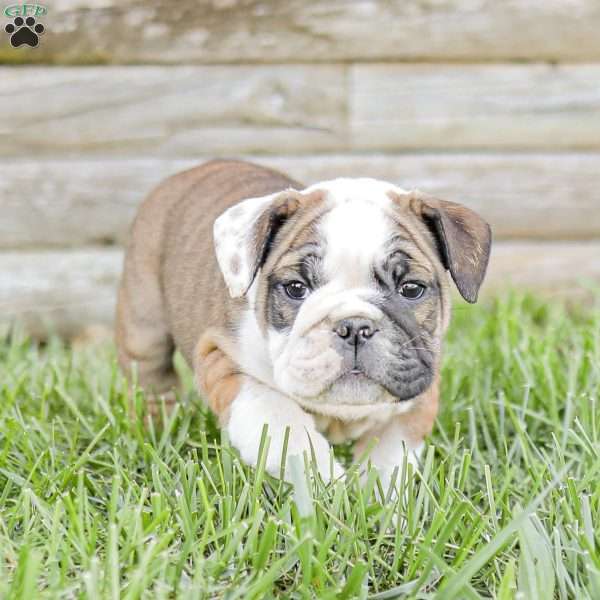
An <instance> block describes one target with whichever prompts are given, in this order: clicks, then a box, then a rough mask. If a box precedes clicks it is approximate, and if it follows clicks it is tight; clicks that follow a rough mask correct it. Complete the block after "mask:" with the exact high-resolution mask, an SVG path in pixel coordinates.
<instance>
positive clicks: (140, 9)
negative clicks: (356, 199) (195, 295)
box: [0, 0, 600, 335]
mask: <svg viewBox="0 0 600 600" xmlns="http://www.w3.org/2000/svg"><path fill="white" fill-rule="evenodd" d="M43 22H44V24H45V25H46V30H47V31H46V34H45V35H44V38H43V40H42V43H41V45H40V47H38V48H36V49H24V48H20V49H13V48H11V47H10V46H9V45H8V43H6V39H5V40H4V45H3V46H2V47H1V48H0V65H2V66H0V210H1V215H2V216H1V218H0V320H3V321H6V320H11V319H13V318H18V319H20V320H24V321H25V322H26V323H27V325H28V326H29V328H30V329H31V330H32V331H34V332H36V333H41V332H43V331H44V330H45V329H46V328H47V327H52V328H54V329H56V330H57V331H59V332H60V333H63V334H67V335H72V334H76V333H77V332H79V331H80V330H81V329H82V328H83V327H85V326H87V325H89V324H95V323H101V324H110V323H111V320H112V313H113V310H114V297H115V292H114V290H115V285H116V281H117V279H118V275H119V271H120V265H121V257H122V253H121V250H120V247H121V245H122V243H123V241H124V239H125V238H126V235H127V228H128V225H129V222H130V220H131V218H132V215H133V214H134V212H135V208H136V206H137V205H138V204H139V202H140V201H141V200H142V198H143V197H144V195H145V194H146V193H147V192H148V191H149V190H150V189H151V187H152V186H153V185H155V184H156V183H158V181H159V180H160V179H162V178H163V177H165V176H168V175H170V174H172V173H174V172H176V171H178V170H180V169H183V168H186V167H188V166H191V165H193V164H196V163H198V162H200V161H202V160H204V159H208V158H212V157H215V156H238V157H249V158H252V159H253V160H256V161H258V162H260V163H263V164H266V165H270V166H274V167H276V168H280V169H282V170H285V171H287V172H288V173H290V174H291V175H292V176H294V177H295V178H297V179H300V180H303V181H305V182H306V183H312V182H314V181H318V180H319V179H326V178H331V177H336V176H373V177H379V178H383V179H388V180H391V181H394V182H396V183H398V184H400V185H402V186H403V187H419V188H421V189H423V190H426V191H430V192H432V193H434V194H438V195H440V196H442V197H446V198H448V199H452V200H455V201H458V202H464V203H465V204H468V205H469V206H472V207H473V208H474V209H476V210H478V211H479V212H481V213H482V214H483V215H484V216H485V217H486V218H487V219H488V220H489V221H490V222H491V223H492V225H493V228H494V233H495V240H496V243H495V247H494V253H493V256H492V261H491V266H490V278H489V282H488V283H487V284H486V290H487V291H488V292H493V291H494V290H497V289H498V288H502V287H505V286H507V285H511V284H513V285H519V286H526V287H532V288H534V289H536V290H545V291H548V290H549V291H551V292H552V293H556V292H557V291H558V292H560V290H561V289H565V290H570V289H572V285H573V283H576V284H580V283H582V282H583V283H584V284H585V283H586V282H591V283H592V284H594V283H595V282H598V281H600V36H599V35H598V31H600V3H598V2H597V1H596V0H577V1H576V2H548V1H546V0H519V1H517V0H514V1H513V0H506V1H503V2H497V1H495V0H480V1H479V2H475V3H474V2H472V0H449V1H448V2H443V3H437V2H431V3H429V2H422V0H403V1H402V2H400V1H397V2H395V1H384V0H360V1H351V0H325V1H317V0H291V1H289V2H280V1H277V0H262V1H259V0H212V1H210V2H208V1H202V2H190V1H189V0H183V1H182V2H179V3H177V4H173V5H167V4H166V3H164V2H159V1H158V0H151V1H149V2H148V1H145V2H139V1H136V2H134V1H132V0H129V1H122V2H118V3H117V2H116V1H115V0H98V1H97V2H91V3H85V4H83V3H81V2H78V1H77V0H57V1H56V2H55V3H54V4H53V5H52V6H49V13H48V15H46V17H44V18H43ZM581 289H583V287H581Z"/></svg>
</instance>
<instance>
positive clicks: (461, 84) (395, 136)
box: [349, 64, 600, 150]
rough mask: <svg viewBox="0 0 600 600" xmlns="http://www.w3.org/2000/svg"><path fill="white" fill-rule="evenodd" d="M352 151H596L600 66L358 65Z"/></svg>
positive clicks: (353, 74) (351, 102)
mask: <svg viewBox="0 0 600 600" xmlns="http://www.w3.org/2000/svg"><path fill="white" fill-rule="evenodd" d="M349 105H350V109H349V110H350V117H349V118H350V130H351V131H350V144H351V146H352V147H353V148H360V149H375V150H390V149H405V148H411V149H418V148H440V149H441V148H443V149H446V148H458V149H464V148H480V149H492V148H520V149H539V148H552V149H555V150H558V149H569V148H582V149H586V148H598V147H599V144H600V65H597V64H593V65H357V66H354V67H353V68H352V71H351V84H350V100H349Z"/></svg>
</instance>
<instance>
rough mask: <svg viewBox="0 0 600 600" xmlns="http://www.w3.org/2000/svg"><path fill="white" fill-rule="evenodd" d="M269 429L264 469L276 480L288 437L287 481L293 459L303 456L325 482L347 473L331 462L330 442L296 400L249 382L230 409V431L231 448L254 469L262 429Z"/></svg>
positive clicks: (336, 463)
mask: <svg viewBox="0 0 600 600" xmlns="http://www.w3.org/2000/svg"><path fill="white" fill-rule="evenodd" d="M265 425H267V435H268V437H269V448H268V454H267V458H266V464H265V468H266V470H267V472H268V473H269V474H270V475H273V476H274V477H280V476H281V466H282V459H283V451H284V447H285V441H286V430H289V434H287V451H286V464H285V465H284V478H285V480H286V481H289V480H290V461H289V458H290V457H291V456H299V457H300V458H301V459H302V460H304V454H305V453H306V456H307V457H308V460H309V461H311V460H312V459H313V455H314V461H315V464H316V468H317V471H318V472H319V474H320V476H321V477H322V478H323V480H324V481H330V480H331V479H332V477H333V478H336V477H339V476H341V475H342V474H343V472H344V470H343V469H342V467H341V465H340V464H339V463H338V462H337V461H335V460H334V461H333V466H332V461H331V458H330V452H331V450H330V446H329V444H328V443H327V440H325V438H324V437H323V436H322V435H321V434H320V433H319V432H318V431H317V430H316V429H315V426H314V422H313V419H312V417H311V416H310V415H309V414H307V413H306V412H304V411H303V410H302V409H301V408H300V407H299V406H298V405H297V404H296V403H295V402H294V401H293V400H291V399H290V398H288V397H286V396H284V395H282V394H280V393H279V392H276V391H275V390H272V389H270V388H268V387H266V386H263V385H261V384H259V383H258V382H252V381H246V382H245V383H244V385H243V386H242V389H241V390H240V393H239V394H238V396H237V397H236V399H235V400H234V401H233V403H232V405H231V412H230V416H229V422H228V424H227V431H228V433H229V439H230V440H231V444H232V445H233V446H234V448H236V449H237V450H238V451H239V453H240V455H241V457H242V460H243V461H244V462H245V463H247V464H249V465H252V466H257V465H258V461H259V458H260V457H259V452H260V442H261V437H262V432H263V427H264V426H265Z"/></svg>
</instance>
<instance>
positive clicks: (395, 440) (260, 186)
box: [117, 160, 491, 480]
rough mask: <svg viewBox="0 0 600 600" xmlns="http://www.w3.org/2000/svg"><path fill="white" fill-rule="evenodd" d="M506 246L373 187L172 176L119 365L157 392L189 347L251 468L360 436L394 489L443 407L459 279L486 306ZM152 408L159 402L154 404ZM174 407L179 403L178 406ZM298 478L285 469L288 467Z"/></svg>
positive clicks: (133, 262)
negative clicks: (495, 258)
mask: <svg viewBox="0 0 600 600" xmlns="http://www.w3.org/2000/svg"><path fill="white" fill-rule="evenodd" d="M490 245H491V233H490V228H489V226H488V225H487V223H485V221H483V220H482V219H481V218H480V217H479V216H478V215H477V214H475V213H474V212H473V211H471V210H469V209H468V208H465V207H463V206H460V205H458V204H454V203H452V202H446V201H444V200H439V199H436V198H432V197H430V196H427V195H425V194H422V193H420V192H415V191H412V192H408V191H405V190H402V189H400V188H398V187H396V186H394V185H392V184H390V183H386V182H383V181H378V180H374V179H336V180H333V181H327V182H323V183H318V184H315V185H312V186H310V187H308V188H304V187H303V186H301V185H300V184H298V183H297V182H295V181H293V180H291V179H289V178H288V177H286V176H285V175H282V174H281V173H277V172H275V171H272V170H270V169H266V168H264V167H260V166H257V165H253V164H250V163H246V162H239V161H222V160H219V161H213V162H210V163H207V164H205V165H202V166H200V167H197V168H194V169H191V170H189V171H186V172H184V173H180V174H178V175H175V176H174V177H171V178H170V179H168V180H166V181H165V182H164V183H162V185H160V186H159V187H158V188H157V189H156V190H155V191H154V192H153V193H152V194H151V195H150V197H149V198H148V199H147V200H146V201H145V202H144V203H143V204H142V206H141V208H140V210H139V212H138V215H137V217H136V219H135V222H134V224H133V227H132V230H131V236H130V242H129V245H128V248H127V251H126V255H125V264H124V272H123V278H122V281H121V286H120V290H119V300H118V308H117V346H118V355H119V362H120V364H121V366H122V368H123V369H124V370H125V371H126V372H127V373H130V372H131V369H132V368H135V370H136V372H137V378H138V382H139V383H140V385H142V386H143V387H144V388H145V389H146V390H148V392H149V393H150V394H154V397H156V396H160V395H161V394H165V393H169V392H171V396H170V397H173V396H172V390H173V389H174V388H175V386H176V377H175V372H174V370H173V364H172V357H173V352H174V350H175V349H179V350H180V352H181V353H182V354H183V356H184V357H185V359H186V361H187V362H188V364H189V365H190V366H191V367H192V369H193V370H194V372H195V375H196V379H197V382H198V385H199V388H200V392H201V393H202V395H203V397H204V398H205V399H206V401H207V402H208V404H209V406H210V407H211V408H212V410H213V411H214V412H215V413H216V415H217V416H218V418H219V419H220V422H221V424H222V426H223V427H224V428H226V429H227V431H228V433H229V437H230V440H231V443H232V445H233V446H234V447H236V448H237V449H238V450H239V452H240V455H241V457H242V459H243V460H244V461H245V462H246V463H248V464H251V465H256V462H257V458H258V451H259V444H260V439H261V432H262V430H263V426H264V425H265V424H266V425H268V434H269V436H270V446H269V452H268V456H267V463H266V468H267V470H268V472H270V473H271V474H273V475H275V476H277V475H279V473H280V462H281V457H282V450H283V446H284V439H285V435H286V429H287V428H289V439H288V447H287V456H288V457H290V456H293V455H302V454H303V452H304V451H307V452H308V453H309V456H311V455H312V452H314V456H315V459H316V464H317V467H318V469H319V471H320V473H321V475H322V476H323V477H324V478H325V479H329V478H330V477H331V476H332V475H333V476H338V475H339V474H341V472H342V469H341V467H340V465H339V464H337V463H336V462H334V463H333V469H331V468H330V466H331V465H330V452H329V442H331V443H340V442H344V441H347V440H355V441H356V444H355V445H354V447H355V452H356V454H357V455H361V454H362V453H363V452H364V450H365V449H366V448H367V447H368V446H370V445H373V449H372V451H371V454H370V460H371V462H372V464H373V465H375V466H376V467H377V468H378V469H379V471H380V474H381V476H382V478H383V479H384V480H386V479H389V477H390V475H391V473H392V471H393V469H394V468H395V467H396V466H398V465H401V464H402V462H403V459H404V454H405V453H406V452H408V453H409V455H408V459H409V460H411V461H413V460H415V457H416V456H417V455H418V453H419V450H420V448H421V447H422V444H423V439H424V437H425V436H426V435H427V434H428V433H429V432H430V431H431V428H432V425H433V421H434V419H435V416H436V413H437V409H438V387H439V369H440V358H441V351H442V337H443V334H444V331H445V330H446V328H447V326H448V322H449V320H450V294H449V280H448V275H447V272H449V274H450V276H451V278H452V279H453V281H454V283H455V284H456V287H457V288H458V291H459V292H460V294H461V295H462V296H463V298H465V299H466V300H467V301H469V302H475V301H476V299H477V294H478V290H479V287H480V285H481V283H482V281H483V278H484V275H485V271H486V267H487V263H488V258H489V253H490ZM151 397H152V396H151ZM167 397H169V396H167ZM286 476H287V466H286Z"/></svg>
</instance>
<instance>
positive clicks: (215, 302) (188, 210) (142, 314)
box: [116, 160, 299, 391]
mask: <svg viewBox="0 0 600 600" xmlns="http://www.w3.org/2000/svg"><path fill="white" fill-rule="evenodd" d="M289 187H295V188H298V187H299V185H298V184H297V183H296V182H294V181H293V180H291V179H289V178H288V177H286V176H285V175H282V174H281V173H278V172H276V171H273V170H270V169H266V168H264V167H260V166H258V165H253V164H251V163H246V162H242V161H234V160H231V161H230V160H215V161H211V162H209V163H206V164H204V165H201V166H199V167H195V168H193V169H190V170H188V171H184V172H182V173H179V174H177V175H174V176H173V177H170V178H169V179H167V180H165V181H164V182H162V183H161V184H160V185H159V186H158V187H157V188H156V189H155V190H154V191H153V192H152V193H151V194H150V195H149V196H148V198H147V199H146V200H145V201H144V202H143V203H142V205H141V206H140V208H139V210H138V213H137V216H136V218H135V220H134V223H133V225H132V227H131V231H130V239H129V243H128V245H127V249H126V253H125V262H124V268H123V277H122V280H121V286H120V289H119V299H118V305H117V319H116V337H117V347H118V354H119V362H120V364H121V366H122V367H123V368H124V369H125V370H126V371H128V370H129V368H130V365H131V363H132V361H135V362H136V363H137V369H138V378H139V382H140V384H141V385H142V386H144V387H152V388H154V389H155V390H156V391H161V390H162V389H167V388H168V387H172V385H173V381H174V379H175V375H174V372H173V369H172V354H173V350H174V348H175V347H176V348H178V349H179V350H180V351H181V352H182V354H183V355H184V357H185V358H186V360H187V362H188V364H190V365H191V364H192V352H193V349H194V347H195V345H196V343H197V342H198V339H199V338H200V336H201V335H202V332H203V331H204V330H205V329H207V328H208V327H218V328H220V329H223V330H225V331H231V330H233V329H235V326H236V322H235V316H234V315H237V314H239V312H240V311H239V310H235V311H232V303H233V302H234V301H233V300H231V299H230V297H229V294H228V292H227V289H226V287H225V283H224V281H223V278H222V275H221V273H220V271H219V269H218V265H217V262H216V258H215V254H214V250H213V236H212V227H213V223H214V221H215V219H216V218H217V217H218V216H219V215H220V214H221V213H222V212H223V211H224V210H225V209H227V208H228V207H230V206H232V205H234V204H236V203H237V202H239V201H240V200H242V199H244V198H249V197H255V196H263V195H266V194H270V193H273V192H277V191H280V190H283V189H285V188H289ZM235 302H245V300H243V299H242V300H236V301H235Z"/></svg>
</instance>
